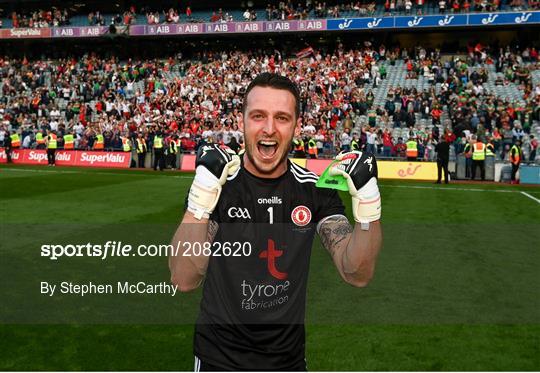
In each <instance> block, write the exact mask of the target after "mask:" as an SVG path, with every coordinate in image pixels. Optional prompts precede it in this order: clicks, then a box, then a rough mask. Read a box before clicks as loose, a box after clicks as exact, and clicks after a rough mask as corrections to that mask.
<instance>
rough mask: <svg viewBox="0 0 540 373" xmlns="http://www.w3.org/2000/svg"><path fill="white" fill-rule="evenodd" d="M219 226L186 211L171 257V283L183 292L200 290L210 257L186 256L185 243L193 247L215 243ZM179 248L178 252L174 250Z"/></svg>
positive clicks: (201, 254)
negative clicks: (196, 244)
mask: <svg viewBox="0 0 540 373" xmlns="http://www.w3.org/2000/svg"><path fill="white" fill-rule="evenodd" d="M218 228H219V225H218V223H216V222H215V221H213V220H209V219H201V220H198V219H195V217H194V216H193V214H192V213H191V212H189V211H186V213H185V214H184V218H183V219H182V223H181V224H180V226H179V227H178V229H177V230H176V233H175V234H174V237H173V239H172V242H171V245H172V246H173V252H172V253H171V255H170V257H169V270H170V271H171V282H172V283H173V284H174V285H176V286H177V287H178V289H179V290H180V291H182V292H186V291H191V290H194V289H196V288H198V287H199V286H200V285H201V283H202V280H203V278H204V275H205V274H206V269H207V268H208V260H209V256H206V255H203V253H202V250H201V253H200V255H198V256H197V255H194V252H193V251H191V253H190V254H191V255H190V256H184V255H183V253H184V250H185V249H184V246H183V245H182V244H183V243H184V242H189V243H190V246H191V247H193V243H194V242H199V243H201V246H202V244H203V243H204V242H213V241H214V238H215V236H216V233H217V231H218ZM177 247H178V248H179V250H178V252H175V251H174V250H175V249H176V248H177Z"/></svg>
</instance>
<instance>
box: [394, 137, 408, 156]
mask: <svg viewBox="0 0 540 373" xmlns="http://www.w3.org/2000/svg"><path fill="white" fill-rule="evenodd" d="M406 152H407V145H406V144H404V143H403V137H398V140H397V143H396V145H395V146H394V151H393V153H394V156H396V157H398V158H405V155H406Z"/></svg>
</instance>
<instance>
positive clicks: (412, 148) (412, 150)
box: [407, 140, 418, 157]
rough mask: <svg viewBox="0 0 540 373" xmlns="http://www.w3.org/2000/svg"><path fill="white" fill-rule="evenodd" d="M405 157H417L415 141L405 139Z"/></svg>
mask: <svg viewBox="0 0 540 373" xmlns="http://www.w3.org/2000/svg"><path fill="white" fill-rule="evenodd" d="M407 157H418V144H417V143H416V141H412V140H409V141H407Z"/></svg>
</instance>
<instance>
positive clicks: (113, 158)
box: [81, 152, 126, 164]
mask: <svg viewBox="0 0 540 373" xmlns="http://www.w3.org/2000/svg"><path fill="white" fill-rule="evenodd" d="M125 161H126V156H125V155H124V154H118V153H117V154H114V153H108V154H88V153H86V152H83V153H82V154H81V162H88V163H90V164H94V163H96V162H106V163H124V162H125Z"/></svg>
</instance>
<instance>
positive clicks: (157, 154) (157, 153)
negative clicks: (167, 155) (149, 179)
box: [154, 131, 165, 171]
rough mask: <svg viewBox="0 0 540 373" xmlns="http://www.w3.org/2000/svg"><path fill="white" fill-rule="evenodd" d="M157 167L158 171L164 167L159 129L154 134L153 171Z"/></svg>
mask: <svg viewBox="0 0 540 373" xmlns="http://www.w3.org/2000/svg"><path fill="white" fill-rule="evenodd" d="M158 167H159V170H160V171H163V169H164V168H165V159H164V154H163V137H162V135H161V131H158V132H157V133H156V134H155V136H154V171H157V169H158Z"/></svg>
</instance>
